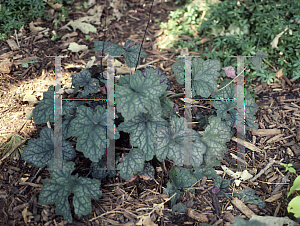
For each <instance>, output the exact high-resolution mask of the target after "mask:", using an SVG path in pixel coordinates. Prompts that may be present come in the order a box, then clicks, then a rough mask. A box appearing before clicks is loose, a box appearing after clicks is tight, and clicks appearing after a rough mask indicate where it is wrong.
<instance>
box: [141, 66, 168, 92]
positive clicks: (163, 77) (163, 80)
mask: <svg viewBox="0 0 300 226" xmlns="http://www.w3.org/2000/svg"><path fill="white" fill-rule="evenodd" d="M151 68H152V69H153V70H154V73H155V74H156V75H157V76H158V77H160V84H162V83H164V84H166V85H167V86H168V87H167V89H171V88H172V83H171V82H170V81H169V79H168V78H167V76H166V74H165V73H163V72H162V71H161V70H159V69H158V68H154V67H151V66H147V67H146V68H145V70H144V71H143V76H144V77H145V74H147V73H148V72H149V71H150V70H151Z"/></svg>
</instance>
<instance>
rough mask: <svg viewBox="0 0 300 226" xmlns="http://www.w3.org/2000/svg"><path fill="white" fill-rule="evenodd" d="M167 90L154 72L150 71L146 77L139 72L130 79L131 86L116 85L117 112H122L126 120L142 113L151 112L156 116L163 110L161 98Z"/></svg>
mask: <svg viewBox="0 0 300 226" xmlns="http://www.w3.org/2000/svg"><path fill="white" fill-rule="evenodd" d="M126 76H127V77H128V76H130V75H125V77H126ZM125 79H126V78H125ZM125 79H123V81H124V80H125ZM127 79H128V78H127ZM165 90H166V85H165V84H160V82H159V79H158V77H157V76H156V75H155V73H154V72H153V70H150V72H149V73H147V74H146V76H145V77H144V76H142V72H140V71H139V70H137V71H136V72H135V73H134V74H133V75H132V76H131V77H130V86H127V85H125V86H122V85H116V94H115V95H116V98H115V101H116V104H117V110H118V111H119V112H121V114H122V116H123V117H124V119H125V120H130V119H132V118H133V117H134V116H137V115H138V114H139V113H140V112H144V113H146V112H149V113H150V114H151V115H154V114H156V113H157V111H159V110H160V108H161V106H160V101H159V97H160V96H161V95H162V94H163V93H164V92H165Z"/></svg>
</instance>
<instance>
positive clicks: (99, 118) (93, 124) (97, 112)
mask: <svg viewBox="0 0 300 226" xmlns="http://www.w3.org/2000/svg"><path fill="white" fill-rule="evenodd" d="M69 131H70V132H69V133H68V134H69V135H70V136H78V139H77V144H76V149H77V150H79V151H82V152H83V154H84V156H85V157H87V158H89V159H90V160H91V161H93V162H98V161H99V159H101V157H102V155H103V154H105V151H106V109H105V107H103V106H100V105H98V106H97V107H96V108H95V109H92V108H90V107H85V106H83V105H82V106H80V107H78V109H77V111H76V116H75V118H74V119H73V120H72V121H71V125H70V129H69ZM119 137H120V134H119V131H118V130H117V129H116V130H115V138H114V137H109V138H110V139H119ZM107 143H108V146H109V140H107Z"/></svg>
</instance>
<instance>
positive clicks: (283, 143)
mask: <svg viewBox="0 0 300 226" xmlns="http://www.w3.org/2000/svg"><path fill="white" fill-rule="evenodd" d="M101 4H103V5H104V2H101ZM126 5H127V8H126V9H125V8H123V9H122V7H121V6H120V7H121V8H120V13H121V14H122V17H121V18H120V20H119V21H117V20H115V19H114V20H113V19H112V20H111V23H110V24H109V25H108V29H107V32H106V41H110V42H113V43H117V44H122V42H125V41H126V40H129V39H131V40H134V41H137V42H141V41H142V39H143V35H144V32H145V28H146V25H147V22H148V15H149V14H148V13H149V9H150V5H151V1H145V5H146V7H142V5H141V4H140V2H134V1H129V2H126ZM91 8H92V7H91ZM174 9H176V7H175V6H174V5H173V6H166V5H160V4H158V5H155V6H154V7H153V9H152V13H151V15H152V16H151V18H153V19H152V22H151V23H150V25H149V27H148V30H147V34H146V37H147V38H148V40H147V41H146V39H145V41H144V44H143V49H144V50H145V52H146V54H147V60H146V61H144V62H142V65H143V64H146V63H148V62H151V61H154V60H157V61H155V62H154V63H152V64H151V66H154V67H157V68H159V69H161V70H162V71H164V72H165V73H166V75H167V77H168V78H169V79H170V80H171V82H172V83H173V88H172V89H171V90H172V91H174V92H176V93H180V92H183V88H184V86H178V85H175V83H174V81H175V77H174V74H173V72H172V70H171V65H172V64H173V63H174V62H175V54H174V53H173V49H171V50H169V49H166V50H165V51H163V52H159V51H158V49H157V47H156V45H155V44H156V43H157V40H158V39H159V38H160V39H161V40H162V39H165V38H167V37H164V36H163V35H162V30H161V29H160V28H159V24H157V23H155V21H154V19H156V18H160V19H161V21H163V22H166V21H167V15H168V14H169V12H170V11H172V10H174ZM87 10H88V9H84V8H82V9H81V11H80V13H79V12H78V11H76V10H75V9H72V10H71V11H70V12H69V16H70V19H78V18H80V17H82V16H84V15H85V14H84V13H85V12H86V11H87ZM135 10H137V11H135ZM109 15H112V9H111V10H109ZM54 17H55V16H54ZM104 18H105V15H103V16H102V17H101V21H102V24H101V25H99V26H97V33H96V34H92V33H90V34H89V35H90V36H91V40H90V41H87V40H86V39H85V35H84V34H83V33H82V32H81V31H79V30H76V32H77V34H75V33H74V36H73V37H69V38H66V39H64V40H61V39H59V40H56V41H51V39H50V38H51V37H46V36H45V35H41V36H40V37H39V36H38V34H36V35H34V34H33V33H32V31H30V30H26V32H25V33H24V35H23V36H21V37H19V40H18V41H19V44H20V47H19V49H18V50H15V51H13V50H12V49H11V48H10V47H9V45H8V44H7V42H1V44H0V47H1V49H0V60H1V61H2V60H9V62H8V63H7V64H8V65H9V66H8V67H7V68H6V67H4V66H3V65H2V68H1V73H0V75H1V77H0V79H1V80H0V82H1V86H0V97H1V100H0V116H1V119H2V120H1V122H0V128H1V134H0V135H1V138H2V141H1V142H4V141H5V137H4V135H6V134H10V133H12V132H14V133H15V134H19V135H21V136H22V137H23V138H25V139H31V138H37V137H39V133H40V130H41V129H42V128H43V127H44V126H45V125H46V124H43V125H35V124H34V123H33V121H29V120H26V115H27V114H28V113H29V112H30V111H31V110H32V109H33V108H34V107H33V104H31V103H29V102H26V101H23V98H24V96H25V94H26V92H27V94H28V93H29V94H28V95H29V96H30V95H31V94H32V95H34V96H35V97H37V98H38V99H39V100H40V99H41V94H42V93H43V92H45V91H46V90H47V89H48V87H49V85H51V84H52V82H53V78H54V59H53V58H49V57H45V56H54V55H70V57H69V58H63V59H62V74H63V84H66V83H68V82H71V78H70V75H71V74H72V73H74V72H78V71H81V70H82V69H83V68H84V64H86V63H87V62H88V61H90V59H91V57H92V56H94V55H95V53H94V52H93V51H91V50H92V49H93V45H94V44H93V41H102V40H103V28H104ZM52 19H53V16H52ZM64 24H65V23H62V24H61V26H63V25H64ZM36 26H40V27H44V28H49V33H50V31H52V30H53V23H52V21H41V24H36ZM59 27H60V26H59ZM59 32H60V33H61V34H62V35H63V36H64V35H66V34H70V33H71V31H67V30H62V31H59ZM71 41H72V42H76V43H77V44H81V45H86V46H88V51H84V52H82V51H81V52H79V53H72V52H70V51H69V50H67V48H68V44H69V43H70V42H71ZM178 53H180V50H178ZM29 57H38V61H37V63H29V67H28V68H23V67H22V66H21V65H20V64H17V62H18V60H22V59H23V60H24V59H27V61H28V60H29V61H30V60H32V59H33V58H30V59H28V58H29ZM118 60H120V61H121V62H124V60H123V59H119V58H118ZM278 69H279V68H278ZM5 70H7V71H5ZM256 85H257V87H256V88H255V92H256V95H258V97H257V98H256V103H257V104H258V105H259V107H260V108H259V110H258V112H257V114H256V122H257V123H258V124H259V130H257V131H248V132H247V136H246V141H247V142H249V143H252V144H253V145H254V146H255V147H256V148H257V149H253V148H252V150H251V147H249V148H250V149H248V148H246V154H247V155H246V160H247V163H248V166H249V168H250V169H252V168H256V169H257V172H259V171H260V170H262V169H263V168H264V167H265V165H267V163H268V162H269V161H270V160H269V158H274V157H275V156H276V158H275V160H276V162H277V163H278V161H279V160H281V159H282V162H284V163H286V164H287V163H293V164H294V168H295V169H296V170H297V172H298V173H299V169H300V164H299V158H300V147H299V146H300V143H299V142H300V132H299V130H300V96H299V93H300V92H299V91H300V84H299V81H297V80H296V81H294V82H291V81H289V80H288V79H287V78H286V77H282V78H281V79H280V82H279V83H272V84H271V85H269V86H268V85H260V83H257V84H256ZM31 90H32V92H30V91H31ZM33 91H34V92H33ZM180 98H181V97H176V98H173V101H174V102H175V103H177V104H178V105H179V108H180V107H183V106H184V102H183V101H181V100H180ZM199 105H201V106H203V107H209V108H211V107H212V104H211V102H207V101H206V102H205V101H200V103H199ZM197 110H198V111H201V113H203V114H207V112H206V108H202V107H201V108H197ZM196 112H197V111H194V112H193V116H195V113H196ZM180 113H181V115H183V110H180ZM194 129H200V128H197V126H195V127H194ZM19 142H20V141H16V142H15V143H19ZM27 142H28V141H27V140H26V141H25V145H26V144H27ZM227 146H228V153H227V154H226V157H225V158H224V160H223V161H222V164H223V165H226V166H228V167H230V168H234V165H233V163H232V161H233V160H232V157H231V155H230V153H232V154H235V153H236V141H235V140H234V139H233V140H232V141H230V142H228V143H227ZM124 147H125V148H130V146H129V143H128V137H126V136H124V135H123V136H122V137H121V139H120V140H119V141H117V142H116V149H118V148H120V149H122V148H124ZM17 150H20V151H21V148H20V149H17ZM13 155H14V158H13V157H12V155H11V156H10V157H8V158H5V159H3V161H2V162H1V163H0V164H1V165H0V170H1V171H0V172H1V173H0V209H1V211H0V225H26V223H25V221H26V220H28V221H30V223H28V225H134V222H138V217H140V216H142V215H145V214H146V213H149V212H150V211H151V210H152V209H153V204H155V203H156V204H161V203H164V199H165V198H167V197H168V195H166V194H162V190H163V187H166V184H167V182H168V181H169V178H168V173H167V171H168V170H169V169H170V168H171V167H172V165H171V163H170V162H167V161H166V162H165V161H163V163H159V162H158V161H156V160H153V161H152V165H153V166H155V169H156V174H155V181H153V180H151V181H144V180H142V179H140V180H139V181H134V182H131V183H128V182H125V181H124V180H123V179H121V178H120V177H119V176H117V177H115V178H112V179H105V180H102V181H101V190H102V192H103V193H102V194H103V195H102V197H101V198H100V199H99V200H97V201H95V200H92V213H91V214H89V215H88V216H83V217H80V218H78V216H76V215H75V214H74V212H72V213H73V217H74V219H73V223H72V224H68V223H67V221H64V220H63V217H62V216H58V215H56V214H55V206H54V205H49V206H45V205H44V206H41V205H39V204H38V202H37V198H38V195H39V192H40V190H41V188H42V184H43V180H44V179H45V178H49V173H48V171H46V170H45V169H41V170H39V169H37V168H35V167H32V166H31V165H30V164H26V163H25V162H24V161H23V160H21V159H18V154H16V153H15V152H14V153H13ZM75 163H76V165H75V167H76V172H75V173H79V175H80V176H86V175H88V174H89V164H90V161H87V160H86V159H85V158H83V155H82V154H81V153H80V152H77V156H76V159H75ZM277 163H275V164H274V165H273V166H272V167H271V168H270V169H269V170H267V171H266V172H265V173H264V174H263V175H262V176H261V177H259V178H258V179H257V180H256V181H254V182H253V183H252V182H249V181H246V182H243V183H242V184H241V187H242V188H245V187H250V188H252V189H254V190H255V192H256V195H258V196H259V197H261V198H262V199H263V200H265V201H266V204H267V205H266V207H265V208H263V209H261V210H260V209H258V208H257V206H255V205H250V204H248V205H247V207H248V208H249V209H251V210H252V211H253V212H254V213H255V214H257V215H261V216H265V215H269V216H286V215H287V213H286V207H287V202H286V194H287V192H288V189H289V187H288V186H287V185H288V183H286V184H284V182H291V181H293V180H294V179H295V176H294V175H292V174H290V173H288V174H287V173H285V169H284V168H283V167H282V166H280V165H278V164H277ZM217 170H219V172H220V173H221V174H222V175H223V173H222V172H221V168H220V167H219V168H217ZM223 176H224V177H225V178H228V176H227V175H225V174H224V175H223ZM228 179H231V178H228ZM282 183H283V184H282ZM212 186H213V181H212V180H208V179H206V178H204V179H202V180H201V181H199V183H198V184H197V185H196V187H197V189H196V192H195V194H192V193H190V192H188V193H185V194H184V195H183V196H182V197H181V202H183V203H185V204H186V205H187V206H188V207H189V208H190V210H189V212H188V213H185V214H178V215H173V214H172V211H171V209H170V207H169V203H165V205H163V206H162V212H160V211H156V212H154V213H153V214H152V215H151V219H152V220H153V221H154V222H155V223H156V224H158V225H201V223H203V222H206V223H209V224H213V223H215V224H217V225H218V226H222V225H230V223H232V222H233V218H234V216H243V217H244V218H246V219H247V217H246V216H245V215H244V213H242V212H241V211H240V210H239V208H238V207H236V206H234V205H233V204H232V203H231V202H230V200H228V199H227V198H225V197H224V196H221V195H212V193H210V192H209V190H210V189H211V188H212ZM231 189H232V190H237V189H238V188H237V187H231ZM270 197H271V199H270ZM268 200H269V201H268ZM71 206H72V204H71ZM72 208H73V207H72ZM72 211H73V210H72ZM22 214H23V215H22ZM229 222H230V223H229ZM149 225H150V224H149Z"/></svg>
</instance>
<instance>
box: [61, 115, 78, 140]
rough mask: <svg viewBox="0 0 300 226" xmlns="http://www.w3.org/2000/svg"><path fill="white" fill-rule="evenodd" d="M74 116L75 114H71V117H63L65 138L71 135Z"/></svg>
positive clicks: (63, 135)
mask: <svg viewBox="0 0 300 226" xmlns="http://www.w3.org/2000/svg"><path fill="white" fill-rule="evenodd" d="M74 118H75V116H69V117H65V118H63V119H62V137H63V139H68V138H69V137H71V136H70V135H69V131H71V130H70V127H71V122H72V120H73V119H74Z"/></svg>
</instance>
